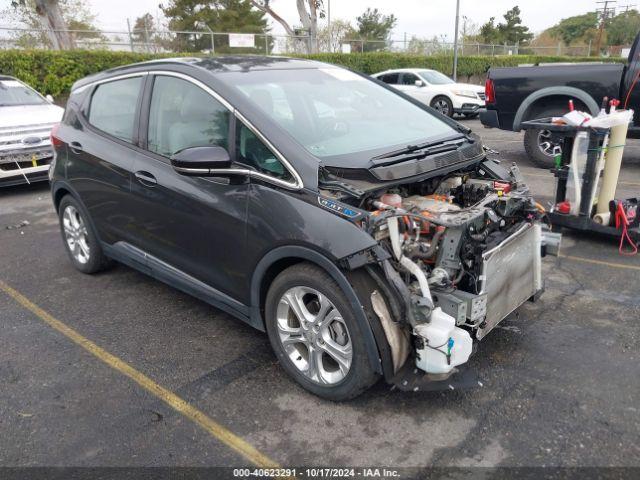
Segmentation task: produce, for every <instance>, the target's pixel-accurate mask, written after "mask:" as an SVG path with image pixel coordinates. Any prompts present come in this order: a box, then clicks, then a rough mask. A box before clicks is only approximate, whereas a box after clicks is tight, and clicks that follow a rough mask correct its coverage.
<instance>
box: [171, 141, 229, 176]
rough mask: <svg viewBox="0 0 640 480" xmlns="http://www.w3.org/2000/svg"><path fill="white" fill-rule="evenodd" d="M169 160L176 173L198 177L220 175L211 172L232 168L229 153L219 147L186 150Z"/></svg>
mask: <svg viewBox="0 0 640 480" xmlns="http://www.w3.org/2000/svg"><path fill="white" fill-rule="evenodd" d="M169 160H170V161H171V166H172V167H173V169H174V170H175V171H176V172H178V173H180V174H182V175H193V176H197V177H205V176H208V175H219V173H217V172H211V170H219V169H225V168H229V167H230V166H231V157H229V152H227V150H226V149H225V148H223V147H219V146H210V147H189V148H185V149H184V150H180V151H179V152H176V153H175V154H173V155H172V156H171V158H170V159H169Z"/></svg>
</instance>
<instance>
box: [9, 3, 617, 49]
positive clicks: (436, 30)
mask: <svg viewBox="0 0 640 480" xmlns="http://www.w3.org/2000/svg"><path fill="white" fill-rule="evenodd" d="M85 1H86V2H87V4H88V5H89V6H90V7H91V10H92V11H93V13H94V14H95V15H96V23H97V24H98V26H99V27H101V28H102V29H103V30H123V31H126V29H127V17H128V18H129V19H130V20H131V23H132V24H133V21H134V20H135V18H136V17H138V16H142V15H143V14H144V13H146V12H150V13H152V14H153V15H154V16H157V15H158V14H161V12H160V10H159V8H158V4H159V3H162V2H165V3H168V2H169V1H170V0H85ZM328 1H329V0H325V5H326V4H327V3H328ZM4 3H9V0H0V4H4ZM455 3H456V2H455V0H332V1H331V18H332V19H336V18H340V19H345V20H350V21H351V22H352V23H353V24H355V18H356V17H357V16H358V15H359V14H361V13H362V12H363V11H364V10H366V8H367V7H371V8H378V9H379V10H380V11H381V12H382V13H384V14H390V13H393V14H394V15H395V16H396V17H397V19H398V23H397V25H396V28H395V29H394V31H393V35H392V37H393V38H394V39H402V38H403V37H404V33H405V32H406V33H407V35H408V36H409V37H411V35H416V36H418V37H426V38H432V37H433V36H438V37H440V36H443V35H444V36H446V37H447V38H448V39H449V40H451V39H453V34H454V33H453V32H454V19H455ZM618 3H619V4H623V3H629V2H625V0H620V1H619V2H618ZM295 4H296V2H295V0H271V6H272V8H273V9H274V10H275V11H276V12H277V13H278V14H280V15H281V16H282V17H284V18H285V19H286V20H287V21H288V22H289V23H290V24H292V25H296V24H299V23H300V21H299V18H298V13H297V9H296V6H295ZM514 4H518V5H519V6H520V9H521V10H522V18H523V21H524V24H525V25H527V26H528V27H529V28H530V29H531V30H532V31H534V32H539V31H542V30H544V29H545V28H547V27H550V26H552V25H554V24H556V23H557V22H558V21H559V20H560V19H562V18H566V17H570V16H572V15H577V14H582V13H585V12H587V11H589V10H595V8H596V2H595V0H520V1H517V0H460V15H461V16H462V15H465V16H467V17H468V18H469V20H470V21H472V22H475V23H477V24H478V25H480V24H482V23H484V22H486V21H487V20H488V19H489V17H491V16H495V17H496V19H497V20H501V19H502V15H503V14H504V13H505V12H506V11H507V10H509V9H510V8H512V7H513V6H514ZM0 23H2V22H1V21H0ZM271 23H272V26H273V29H272V32H273V33H283V29H282V27H281V26H280V25H279V24H278V23H274V22H271Z"/></svg>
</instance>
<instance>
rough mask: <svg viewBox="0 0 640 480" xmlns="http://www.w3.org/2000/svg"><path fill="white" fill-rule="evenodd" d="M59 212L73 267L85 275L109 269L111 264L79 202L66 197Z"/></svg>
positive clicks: (63, 235)
mask: <svg viewBox="0 0 640 480" xmlns="http://www.w3.org/2000/svg"><path fill="white" fill-rule="evenodd" d="M58 212H59V220H60V230H61V232H62V239H63V240H64V246H65V249H66V250H67V253H68V254H69V258H70V259H71V263H73V266H74V267H76V269H78V270H80V271H81V272H83V273H95V272H98V271H100V270H103V269H104V268H106V267H108V266H109V265H110V264H111V262H110V260H109V259H108V258H107V257H105V255H104V253H102V248H100V242H98V239H97V237H96V235H95V233H94V232H93V230H92V228H91V226H90V224H89V221H88V218H86V217H85V215H84V213H83V209H82V207H81V206H80V204H79V203H78V201H77V200H76V199H75V198H73V197H72V196H71V195H66V196H65V197H63V198H62V200H61V201H60V206H59V208H58Z"/></svg>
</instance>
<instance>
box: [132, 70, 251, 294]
mask: <svg viewBox="0 0 640 480" xmlns="http://www.w3.org/2000/svg"><path fill="white" fill-rule="evenodd" d="M149 85H152V86H150V87H149V88H152V90H151V95H150V98H149V100H146V101H145V105H143V111H148V112H149V116H148V121H145V120H147V119H146V118H143V121H142V122H141V125H145V126H146V128H145V130H146V142H145V141H143V144H145V143H146V153H139V154H138V155H136V158H135V160H134V165H133V178H132V182H131V197H132V208H131V215H132V216H133V218H134V222H133V223H132V225H131V229H133V230H135V232H133V235H132V237H135V239H136V240H135V245H134V246H135V247H138V248H139V249H141V250H143V251H144V252H146V253H147V254H149V255H152V256H153V257H155V258H157V259H159V260H160V261H162V262H165V263H166V264H168V265H169V266H170V267H173V268H175V269H177V270H179V271H180V272H182V273H186V274H187V275H189V276H191V277H194V278H195V279H197V280H199V281H201V282H203V283H205V284H207V285H209V286H211V287H213V288H215V289H216V290H218V291H220V292H222V293H225V294H226V295H228V296H231V297H232V298H235V299H238V298H240V297H241V296H242V288H243V287H242V286H243V285H244V283H245V278H244V268H243V265H244V257H245V248H246V232H245V229H246V206H247V195H248V187H249V183H248V179H247V178H246V177H237V178H234V179H228V178H203V177H189V176H184V175H181V174H178V173H177V172H176V171H175V170H173V168H172V167H171V165H170V162H169V157H170V156H171V155H173V154H174V153H176V152H178V151H180V150H183V149H185V148H188V147H196V146H206V145H219V146H222V147H224V148H227V149H228V148H229V145H230V143H231V142H229V125H230V120H231V112H230V111H229V110H228V109H227V108H225V107H224V106H223V105H222V104H221V103H220V102H218V101H217V100H216V99H215V98H214V97H213V96H212V95H211V94H210V93H208V92H207V91H205V90H204V89H202V88H201V87H200V86H198V85H196V84H194V83H192V82H190V81H188V80H186V79H183V78H177V77H174V76H168V75H156V76H155V78H154V79H153V82H149ZM143 135H144V134H143Z"/></svg>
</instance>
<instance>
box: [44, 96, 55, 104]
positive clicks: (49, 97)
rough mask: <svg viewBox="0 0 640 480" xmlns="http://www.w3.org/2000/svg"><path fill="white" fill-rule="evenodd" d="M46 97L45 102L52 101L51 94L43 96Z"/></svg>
mask: <svg viewBox="0 0 640 480" xmlns="http://www.w3.org/2000/svg"><path fill="white" fill-rule="evenodd" d="M44 98H46V99H47V102H49V103H53V97H52V96H51V95H47V96H46V97H44Z"/></svg>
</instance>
